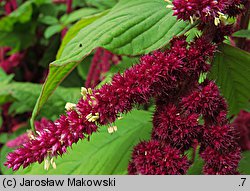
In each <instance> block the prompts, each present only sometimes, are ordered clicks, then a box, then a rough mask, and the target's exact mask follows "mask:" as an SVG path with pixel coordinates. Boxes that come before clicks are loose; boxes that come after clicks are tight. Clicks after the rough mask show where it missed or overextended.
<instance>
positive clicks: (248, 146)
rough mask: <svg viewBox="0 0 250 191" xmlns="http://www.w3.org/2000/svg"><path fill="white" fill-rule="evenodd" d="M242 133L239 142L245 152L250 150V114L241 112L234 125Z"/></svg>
mask: <svg viewBox="0 0 250 191" xmlns="http://www.w3.org/2000/svg"><path fill="white" fill-rule="evenodd" d="M232 125H233V126H234V127H235V128H236V129H237V131H239V133H240V139H239V140H238V142H239V144H240V146H241V149H242V150H243V151H245V150H250V112H247V111H244V110H242V111H240V113H239V115H238V116H237V118H236V119H235V120H234V122H233V124H232Z"/></svg>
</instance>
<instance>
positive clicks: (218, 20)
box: [214, 17, 220, 26]
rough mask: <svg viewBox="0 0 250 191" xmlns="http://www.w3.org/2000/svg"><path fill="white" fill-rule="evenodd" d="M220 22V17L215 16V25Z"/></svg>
mask: <svg viewBox="0 0 250 191" xmlns="http://www.w3.org/2000/svg"><path fill="white" fill-rule="evenodd" d="M219 24H220V19H219V18H218V17H215V18H214V25H215V26H218V25H219Z"/></svg>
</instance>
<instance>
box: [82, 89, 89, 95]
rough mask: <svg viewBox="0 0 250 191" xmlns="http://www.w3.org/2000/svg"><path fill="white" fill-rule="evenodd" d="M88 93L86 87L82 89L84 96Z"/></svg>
mask: <svg viewBox="0 0 250 191" xmlns="http://www.w3.org/2000/svg"><path fill="white" fill-rule="evenodd" d="M87 93H88V90H87V88H85V87H81V94H82V96H86V95H87Z"/></svg>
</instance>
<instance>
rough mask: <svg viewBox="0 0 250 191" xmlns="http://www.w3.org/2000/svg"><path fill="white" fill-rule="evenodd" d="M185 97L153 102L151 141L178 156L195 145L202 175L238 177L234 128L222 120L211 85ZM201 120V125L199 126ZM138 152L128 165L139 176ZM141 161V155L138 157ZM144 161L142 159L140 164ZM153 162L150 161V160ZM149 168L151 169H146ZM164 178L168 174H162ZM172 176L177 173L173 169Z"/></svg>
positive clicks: (219, 98) (197, 87)
mask: <svg viewBox="0 0 250 191" xmlns="http://www.w3.org/2000/svg"><path fill="white" fill-rule="evenodd" d="M189 88H191V89H192V91H190V92H189V93H186V95H183V94H181V95H182V97H181V96H180V98H178V97H176V98H175V99H169V100H168V101H167V102H165V103H164V102H162V99H161V100H160V101H158V102H157V108H156V112H155V114H154V119H153V125H154V128H153V132H152V136H151V139H152V141H156V142H159V143H160V144H161V145H162V147H164V146H171V147H172V148H173V149H178V152H179V156H182V155H183V154H184V152H185V151H186V150H188V149H190V148H191V147H192V146H193V145H194V144H195V143H196V142H197V141H198V143H199V144H200V155H201V157H202V158H203V160H204V161H205V165H204V168H203V173H204V174H227V175H230V174H238V172H237V167H238V164H239V161H240V159H241V155H240V148H239V145H238V143H237V137H238V136H237V134H236V130H235V128H234V127H232V126H231V125H230V124H228V121H227V119H226V114H227V112H226V111H227V107H226V104H225V100H224V99H223V98H222V96H221V95H220V93H219V90H218V88H217V87H216V85H215V83H214V82H211V81H205V82H204V83H202V84H200V85H198V84H196V85H195V86H194V87H190V86H189ZM201 117H203V119H204V124H203V125H201V124H199V119H200V118H201ZM140 150H142V148H141V147H135V148H134V152H133V155H132V161H131V162H130V166H129V169H128V170H129V172H130V173H131V174H135V173H137V174H138V173H140V174H142V172H143V171H141V170H139V169H140V168H141V166H140V164H141V165H142V168H143V167H144V166H143V164H142V163H138V162H137V163H136V162H135V161H136V160H137V157H136V156H137V155H136V153H140ZM138 158H139V159H138V160H139V161H143V160H142V158H143V155H138ZM146 160H147V158H146V156H144V163H145V164H147V162H145V161H146ZM151 160H153V158H151ZM150 165H151V166H150ZM147 169H148V171H147V174H148V173H149V174H150V173H155V172H154V171H150V170H149V169H151V170H152V169H154V165H153V163H148V166H147ZM166 173H167V174H168V172H166ZM175 173H176V174H178V169H177V168H176V172H175Z"/></svg>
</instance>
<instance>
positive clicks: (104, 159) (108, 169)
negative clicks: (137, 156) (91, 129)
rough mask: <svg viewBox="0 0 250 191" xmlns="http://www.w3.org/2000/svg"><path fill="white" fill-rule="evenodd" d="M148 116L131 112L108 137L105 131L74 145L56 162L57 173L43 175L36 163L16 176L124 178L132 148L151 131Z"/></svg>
mask: <svg viewBox="0 0 250 191" xmlns="http://www.w3.org/2000/svg"><path fill="white" fill-rule="evenodd" d="M151 115H152V114H151V113H150V112H146V111H138V110H134V111H132V112H131V113H129V114H127V115H126V116H124V118H123V119H122V120H119V121H117V122H116V126H117V127H118V131H117V132H115V133H114V134H109V133H108V132H107V128H106V127H104V126H103V127H101V128H100V131H99V132H98V133H95V134H93V135H92V136H91V139H90V142H88V141H86V140H84V141H80V142H78V143H77V144H74V145H73V148H72V150H71V149H69V150H68V154H65V155H63V157H62V158H58V159H56V164H57V169H56V170H54V169H52V168H51V169H50V170H49V171H45V170H44V169H43V164H40V165H39V164H38V163H36V164H35V165H33V166H31V167H28V168H27V169H25V170H19V171H17V174H29V175H30V174H67V175H69V174H126V173H127V166H128V162H129V160H130V157H131V152H132V149H133V147H134V146H135V145H136V144H137V143H138V142H139V141H141V140H148V139H149V138H150V133H151V129H152V123H151V122H150V120H151Z"/></svg>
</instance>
